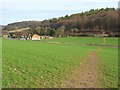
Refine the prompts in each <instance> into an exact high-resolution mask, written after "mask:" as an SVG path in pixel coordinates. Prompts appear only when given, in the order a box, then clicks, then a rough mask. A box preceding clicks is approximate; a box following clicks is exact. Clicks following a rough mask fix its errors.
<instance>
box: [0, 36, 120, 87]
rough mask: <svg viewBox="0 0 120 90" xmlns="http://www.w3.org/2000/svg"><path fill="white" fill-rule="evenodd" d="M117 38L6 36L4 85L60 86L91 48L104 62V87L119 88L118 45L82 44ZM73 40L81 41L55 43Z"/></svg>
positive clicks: (4, 43) (114, 40) (102, 78)
mask: <svg viewBox="0 0 120 90" xmlns="http://www.w3.org/2000/svg"><path fill="white" fill-rule="evenodd" d="M117 41H118V40H117V39H116V38H107V39H106V40H105V42H104V40H103V38H77V37H76V38H59V39H57V38H56V39H51V40H47V42H41V41H20V40H8V39H3V47H2V49H3V50H2V58H3V64H2V68H3V80H2V82H3V87H7V88H11V87H36V88H37V87H39V88H43V87H45V88H48V87H61V84H62V82H63V81H64V80H65V79H66V78H67V77H69V75H70V74H71V72H72V71H73V70H75V69H76V68H77V67H79V66H80V65H81V64H82V63H83V61H82V60H84V59H85V58H86V57H87V56H88V53H89V52H91V51H97V52H98V53H99V56H100V60H101V62H102V65H101V73H102V74H101V77H100V80H101V81H102V87H117V83H118V82H117V78H116V77H117V76H118V75H117V72H118V71H117V69H118V65H117V64H118V58H117V57H118V52H117V48H110V47H109V48H108V47H100V48H99V49H97V48H98V47H96V46H84V45H79V43H82V44H84V43H87V44H103V43H101V42H104V43H105V44H107V45H115V46H117V45H118V42H117ZM49 42H71V43H78V44H64V43H61V44H54V43H49Z"/></svg>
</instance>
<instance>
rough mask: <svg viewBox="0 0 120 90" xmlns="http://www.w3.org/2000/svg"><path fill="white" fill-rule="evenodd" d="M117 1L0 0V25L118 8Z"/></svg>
mask: <svg viewBox="0 0 120 90" xmlns="http://www.w3.org/2000/svg"><path fill="white" fill-rule="evenodd" d="M88 1H89V2H88ZM118 1H119V0H2V1H0V2H2V3H0V4H1V5H0V11H1V12H0V20H1V21H0V24H2V25H6V24H8V23H13V22H18V21H28V20H44V19H50V18H53V17H60V16H65V15H66V14H68V15H70V14H74V13H80V12H82V11H87V10H90V9H97V8H98V9H99V8H106V7H115V8H117V7H118Z"/></svg>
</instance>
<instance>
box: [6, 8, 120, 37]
mask: <svg viewBox="0 0 120 90" xmlns="http://www.w3.org/2000/svg"><path fill="white" fill-rule="evenodd" d="M27 27H29V28H30V30H29V33H31V34H34V33H37V34H39V35H50V36H53V35H63V36H64V35H69V34H74V33H81V31H86V32H87V31H93V32H94V31H104V32H118V10H117V9H115V8H106V9H103V8H102V9H91V10H90V11H86V12H82V13H77V14H72V15H70V16H68V15H66V16H64V17H59V18H52V19H49V20H44V21H23V22H16V23H11V24H8V25H7V26H6V27H5V28H4V30H8V31H10V30H17V29H21V28H27Z"/></svg>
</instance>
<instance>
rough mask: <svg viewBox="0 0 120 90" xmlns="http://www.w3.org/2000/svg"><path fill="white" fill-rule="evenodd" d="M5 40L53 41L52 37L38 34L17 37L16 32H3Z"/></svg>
mask: <svg viewBox="0 0 120 90" xmlns="http://www.w3.org/2000/svg"><path fill="white" fill-rule="evenodd" d="M2 37H3V38H10V39H19V40H41V39H52V38H53V37H51V36H40V35H38V34H33V35H32V34H25V33H24V34H23V33H22V34H20V35H17V34H15V33H14V32H9V31H2Z"/></svg>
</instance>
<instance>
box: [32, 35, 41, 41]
mask: <svg viewBox="0 0 120 90" xmlns="http://www.w3.org/2000/svg"><path fill="white" fill-rule="evenodd" d="M32 40H40V36H39V35H37V34H34V35H33V36H32Z"/></svg>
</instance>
